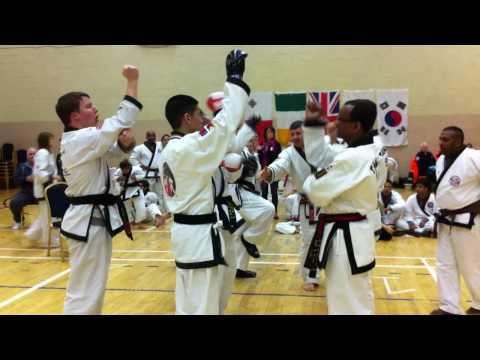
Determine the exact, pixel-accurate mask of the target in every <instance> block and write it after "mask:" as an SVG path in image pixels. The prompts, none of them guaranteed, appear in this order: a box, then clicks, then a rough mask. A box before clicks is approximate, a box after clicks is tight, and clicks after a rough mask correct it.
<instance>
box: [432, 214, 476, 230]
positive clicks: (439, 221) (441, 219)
mask: <svg viewBox="0 0 480 360" xmlns="http://www.w3.org/2000/svg"><path fill="white" fill-rule="evenodd" d="M466 214H469V215H470V221H469V222H468V224H462V223H459V222H456V221H455V215H451V216H452V217H453V220H450V219H448V218H447V217H445V216H442V215H440V214H435V215H434V216H435V227H436V225H437V224H444V225H448V226H453V227H461V228H465V229H469V230H471V229H472V227H473V225H475V217H476V214H472V213H466Z"/></svg>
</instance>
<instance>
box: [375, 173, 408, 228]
mask: <svg viewBox="0 0 480 360" xmlns="http://www.w3.org/2000/svg"><path fill="white" fill-rule="evenodd" d="M378 202H379V203H380V205H381V206H382V208H383V209H384V211H383V215H382V224H384V225H394V226H395V227H397V228H402V226H401V225H400V224H399V221H400V222H401V219H402V217H403V214H404V211H405V200H403V198H402V195H400V194H399V193H398V192H396V191H395V190H392V183H391V182H390V180H387V181H386V182H385V185H384V188H383V190H382V191H381V192H380V193H379V194H378Z"/></svg>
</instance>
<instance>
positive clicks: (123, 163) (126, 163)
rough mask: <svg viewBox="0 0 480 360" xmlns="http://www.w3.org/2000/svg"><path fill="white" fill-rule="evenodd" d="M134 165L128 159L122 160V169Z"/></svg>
mask: <svg viewBox="0 0 480 360" xmlns="http://www.w3.org/2000/svg"><path fill="white" fill-rule="evenodd" d="M131 167H132V163H131V162H130V161H128V160H127V159H125V160H122V161H121V162H120V169H122V170H123V169H127V168H131Z"/></svg>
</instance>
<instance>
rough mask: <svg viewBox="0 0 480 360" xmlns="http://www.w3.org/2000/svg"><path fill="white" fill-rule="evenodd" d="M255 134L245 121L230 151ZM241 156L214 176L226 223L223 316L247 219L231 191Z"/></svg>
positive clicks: (218, 208)
mask: <svg viewBox="0 0 480 360" xmlns="http://www.w3.org/2000/svg"><path fill="white" fill-rule="evenodd" d="M255 134H256V133H255V130H252V129H251V128H250V127H249V126H248V125H246V124H244V125H243V126H242V127H241V128H240V130H239V131H238V133H237V134H236V135H235V137H234V138H233V139H232V141H231V142H230V144H229V147H228V150H227V151H228V152H229V153H230V154H238V153H239V152H241V150H242V148H243V147H244V146H245V145H246V144H247V143H248V142H249V141H250V139H252V138H253V136H255ZM238 158H239V161H238V165H237V166H236V167H235V169H232V168H228V169H227V168H225V167H224V166H220V167H219V168H218V169H217V170H216V171H215V174H214V176H213V183H214V186H215V204H216V213H217V216H218V218H219V219H220V220H221V221H222V223H223V226H222V227H221V229H220V232H221V234H222V237H223V239H224V241H225V262H226V263H227V265H226V266H224V267H222V271H223V285H222V287H221V294H220V314H221V315H223V314H224V313H225V310H226V308H227V305H228V300H229V299H230V296H231V294H232V289H233V284H234V282H235V274H236V270H237V261H236V258H237V255H236V248H237V246H238V243H240V240H239V239H238V236H236V234H237V233H238V231H237V230H238V228H239V227H240V226H241V225H242V224H243V223H244V221H241V218H240V214H239V213H238V211H237V206H236V205H235V204H234V203H233V199H232V197H231V193H230V187H231V186H232V185H230V183H232V182H235V181H237V180H238V178H239V177H240V176H241V174H242V170H243V167H242V166H241V162H240V161H241V156H240V155H238ZM242 247H243V246H242Z"/></svg>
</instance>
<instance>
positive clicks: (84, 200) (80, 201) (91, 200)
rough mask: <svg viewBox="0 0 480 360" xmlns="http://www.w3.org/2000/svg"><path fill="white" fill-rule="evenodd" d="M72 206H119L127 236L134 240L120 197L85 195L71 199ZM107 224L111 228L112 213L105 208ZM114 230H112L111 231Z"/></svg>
mask: <svg viewBox="0 0 480 360" xmlns="http://www.w3.org/2000/svg"><path fill="white" fill-rule="evenodd" d="M68 199H69V201H70V204H71V205H73V206H75V205H103V206H105V207H107V206H113V205H117V208H118V213H119V214H120V218H121V219H122V223H123V229H124V230H125V233H126V234H127V236H128V237H129V238H130V239H131V240H133V234H132V229H131V228H130V222H129V220H128V214H127V210H126V209H125V205H124V204H123V201H122V199H121V197H120V196H115V195H112V194H97V195H85V196H75V197H69V198H68ZM105 222H106V224H107V225H108V226H111V223H110V213H109V212H108V208H105ZM111 230H112V229H111Z"/></svg>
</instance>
